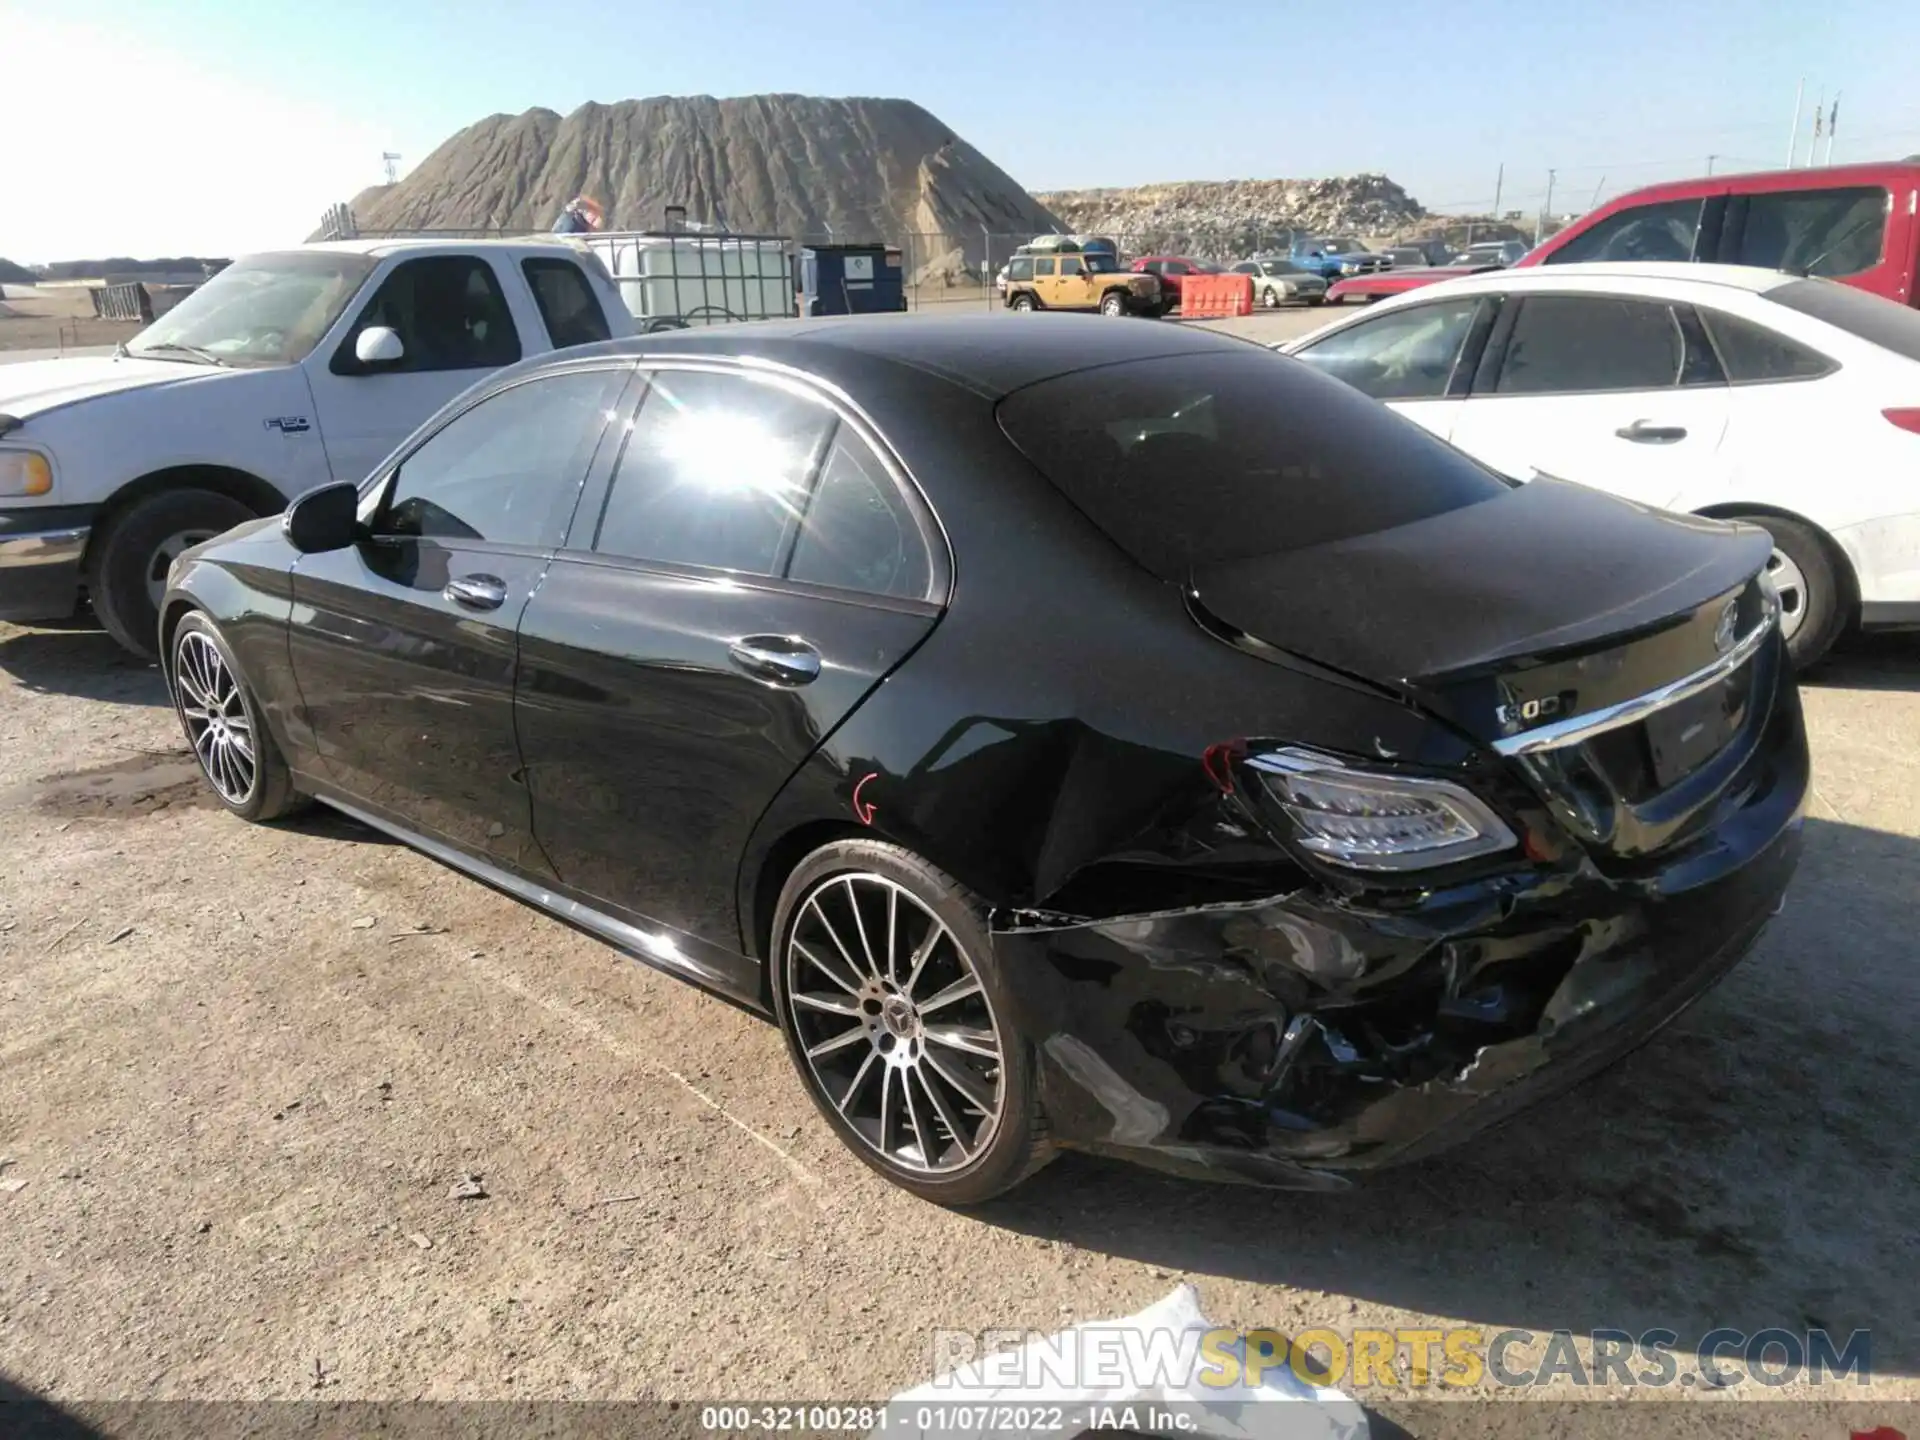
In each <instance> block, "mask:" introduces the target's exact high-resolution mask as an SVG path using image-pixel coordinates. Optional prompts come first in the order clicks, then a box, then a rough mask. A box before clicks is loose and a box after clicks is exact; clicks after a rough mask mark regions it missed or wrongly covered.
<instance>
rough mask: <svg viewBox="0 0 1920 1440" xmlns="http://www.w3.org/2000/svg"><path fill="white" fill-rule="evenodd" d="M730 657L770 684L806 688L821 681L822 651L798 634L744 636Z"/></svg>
mask: <svg viewBox="0 0 1920 1440" xmlns="http://www.w3.org/2000/svg"><path fill="white" fill-rule="evenodd" d="M727 658H728V659H730V660H731V661H733V663H734V665H735V666H737V667H738V668H739V669H741V670H743V671H745V672H746V673H747V674H749V675H751V676H752V677H753V678H754V679H756V680H759V681H761V682H762V683H764V684H767V685H782V686H787V685H806V684H810V683H811V682H813V681H815V680H817V679H819V678H820V652H819V651H818V650H815V649H814V648H813V647H812V646H811V645H809V644H807V642H806V641H804V640H802V639H800V638H799V637H798V636H797V635H743V636H741V637H740V638H739V639H738V640H736V641H734V642H733V644H731V645H729V646H728V647H727Z"/></svg>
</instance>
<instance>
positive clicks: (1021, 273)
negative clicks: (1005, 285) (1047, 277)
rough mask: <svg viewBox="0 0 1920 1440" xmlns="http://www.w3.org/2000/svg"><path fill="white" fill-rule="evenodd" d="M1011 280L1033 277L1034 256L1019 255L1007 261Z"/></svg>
mask: <svg viewBox="0 0 1920 1440" xmlns="http://www.w3.org/2000/svg"><path fill="white" fill-rule="evenodd" d="M1007 278H1008V279H1009V280H1031V279H1032V278H1033V257H1032V256H1029V255H1017V256H1015V257H1014V258H1013V259H1011V260H1009V261H1008V262H1007Z"/></svg>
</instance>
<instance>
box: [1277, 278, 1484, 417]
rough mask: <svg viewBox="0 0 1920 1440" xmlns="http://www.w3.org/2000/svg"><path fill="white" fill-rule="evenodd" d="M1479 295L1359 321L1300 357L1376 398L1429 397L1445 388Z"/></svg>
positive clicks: (1442, 393)
mask: <svg viewBox="0 0 1920 1440" xmlns="http://www.w3.org/2000/svg"><path fill="white" fill-rule="evenodd" d="M1480 303H1481V302H1480V301H1479V300H1478V299H1468V300H1448V301H1442V302H1437V303H1435V304H1431V305H1418V306H1414V307H1412V308H1410V309H1406V310H1397V311H1393V312H1390V313H1388V314H1386V315H1382V316H1380V318H1379V319H1377V320H1362V321H1361V322H1360V323H1359V324H1357V325H1349V326H1348V327H1347V328H1346V329H1344V330H1340V331H1337V332H1335V333H1334V334H1332V335H1329V336H1328V337H1327V338H1326V339H1325V340H1322V341H1320V342H1319V343H1318V344H1317V345H1310V346H1308V347H1307V348H1306V349H1305V350H1302V351H1300V352H1299V358H1300V359H1302V360H1304V361H1306V362H1307V363H1308V364H1309V365H1313V366H1315V367H1316V368H1318V369H1321V370H1324V371H1326V372H1327V373H1328V374H1329V375H1331V376H1333V377H1334V378H1335V379H1337V380H1344V381H1346V382H1347V383H1348V384H1349V385H1351V386H1353V387H1354V388H1355V389H1356V390H1359V391H1361V392H1363V393H1365V394H1368V395H1371V396H1372V397H1373V398H1374V399H1376V400H1433V399H1438V398H1440V397H1441V396H1444V395H1445V394H1446V393H1447V386H1448V383H1449V382H1450V381H1451V380H1452V378H1453V367H1454V365H1455V364H1456V363H1457V362H1458V361H1459V359H1460V349H1461V347H1462V346H1463V345H1465V344H1466V340H1467V333H1468V332H1469V331H1470V330H1471V329H1472V328H1473V317H1474V313H1475V311H1476V310H1477V309H1478V308H1479V306H1480Z"/></svg>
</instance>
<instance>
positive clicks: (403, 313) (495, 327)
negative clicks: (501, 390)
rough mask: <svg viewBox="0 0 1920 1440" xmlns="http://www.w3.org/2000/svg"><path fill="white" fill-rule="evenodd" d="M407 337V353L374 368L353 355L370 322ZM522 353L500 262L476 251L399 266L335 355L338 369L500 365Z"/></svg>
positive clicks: (410, 369)
mask: <svg viewBox="0 0 1920 1440" xmlns="http://www.w3.org/2000/svg"><path fill="white" fill-rule="evenodd" d="M374 325H384V326H386V327H387V328H388V329H389V330H392V331H393V332H394V333H395V334H396V335H398V336H399V337H400V345H401V348H402V354H401V358H400V359H399V360H397V361H394V362H392V363H391V364H386V365H380V366H377V367H374V369H373V370H372V371H371V372H370V371H369V369H368V367H366V366H363V365H362V364H361V363H360V362H359V360H358V359H356V358H355V356H354V342H355V340H357V339H358V338H359V335H360V332H361V331H362V330H365V329H367V328H368V327H369V326H374ZM519 358H520V336H519V335H518V333H516V332H515V330H514V328H513V317H512V316H511V315H509V314H508V313H507V297H506V295H505V294H504V293H502V291H501V289H500V281H499V279H498V277H496V276H495V275H494V273H493V267H492V266H491V265H489V264H488V263H487V262H486V261H485V260H483V259H481V258H480V257H479V256H477V255H434V256H429V257H427V258H426V259H423V260H408V261H406V262H405V263H404V264H401V265H399V266H396V267H395V269H394V271H393V273H392V274H391V275H389V276H387V278H386V279H385V280H384V281H383V282H382V283H381V285H380V288H379V290H378V291H376V292H375V294H374V297H373V298H372V299H371V300H369V301H368V302H367V304H366V308H365V309H363V310H362V311H361V312H360V315H359V318H358V319H357V320H355V321H354V325H353V329H352V330H350V331H349V332H348V333H347V338H346V340H345V342H344V343H343V344H342V345H341V347H340V350H339V352H338V353H337V354H336V355H335V356H334V357H333V364H332V369H333V371H334V373H335V374H340V375H357V374H363V373H378V374H382V375H385V374H395V373H397V374H410V373H413V372H416V371H428V370H496V369H498V368H500V367H501V366H503V365H511V364H512V363H513V362H514V361H516V360H518V359H519Z"/></svg>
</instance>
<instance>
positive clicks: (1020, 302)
mask: <svg viewBox="0 0 1920 1440" xmlns="http://www.w3.org/2000/svg"><path fill="white" fill-rule="evenodd" d="M1007 308H1008V309H1009V310H1018V311H1019V312H1020V313H1021V314H1023V315H1025V314H1028V313H1030V312H1032V311H1034V310H1038V309H1039V308H1040V307H1039V306H1038V305H1037V304H1035V303H1034V299H1033V296H1031V295H1029V294H1028V293H1027V292H1026V291H1024V290H1022V291H1021V292H1020V293H1019V294H1018V295H1015V296H1014V297H1013V298H1012V299H1011V300H1009V301H1008V302H1007Z"/></svg>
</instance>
